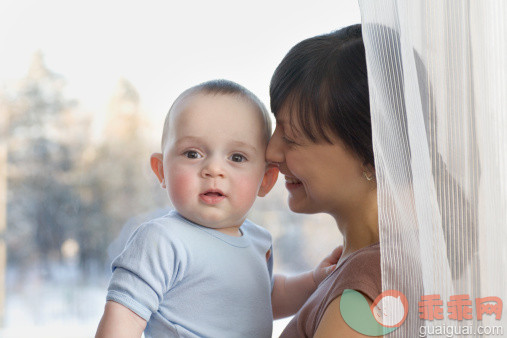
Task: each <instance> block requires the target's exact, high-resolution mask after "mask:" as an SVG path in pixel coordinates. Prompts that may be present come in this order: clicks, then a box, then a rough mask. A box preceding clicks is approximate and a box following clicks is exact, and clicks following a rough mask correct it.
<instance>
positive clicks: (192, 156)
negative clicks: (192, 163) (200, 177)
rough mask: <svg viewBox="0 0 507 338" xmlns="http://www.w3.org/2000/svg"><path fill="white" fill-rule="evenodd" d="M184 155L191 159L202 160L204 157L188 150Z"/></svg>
mask: <svg viewBox="0 0 507 338" xmlns="http://www.w3.org/2000/svg"><path fill="white" fill-rule="evenodd" d="M183 155H185V156H186V157H187V158H190V159H196V158H202V155H201V154H199V152H197V151H195V150H187V151H185V152H184V153H183Z"/></svg>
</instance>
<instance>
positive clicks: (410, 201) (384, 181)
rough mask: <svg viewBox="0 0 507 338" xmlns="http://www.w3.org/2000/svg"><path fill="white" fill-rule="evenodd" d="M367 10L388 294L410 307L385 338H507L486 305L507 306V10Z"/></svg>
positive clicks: (407, 4)
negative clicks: (493, 336)
mask: <svg viewBox="0 0 507 338" xmlns="http://www.w3.org/2000/svg"><path fill="white" fill-rule="evenodd" d="M359 4H360V9H361V17H362V29H363V38H364V42H365V49H366V58H367V66H368V77H369V88H370V106H371V114H372V132H373V143H374V144H373V146H374V153H375V166H376V174H377V185H378V202H379V227H380V241H381V264H382V283H383V290H390V289H395V290H398V291H400V292H402V293H403V294H404V295H405V296H406V297H407V299H408V304H409V311H408V316H407V319H406V321H405V322H404V323H403V324H402V325H401V326H400V328H399V329H398V330H396V331H394V332H392V333H391V334H389V336H390V337H391V336H392V337H415V336H418V335H421V334H422V333H423V331H424V332H426V336H428V337H429V336H433V335H434V336H437V335H436V334H432V333H431V332H437V331H438V330H439V328H438V327H440V330H442V328H443V329H444V330H447V332H450V331H452V332H453V333H454V335H453V336H467V337H470V336H480V332H479V331H481V330H482V331H483V330H484V327H486V326H489V327H491V326H503V330H504V331H503V334H505V335H507V320H506V317H507V315H503V314H502V315H501V316H500V318H501V319H498V320H497V319H496V318H497V317H496V314H495V313H485V312H484V311H485V309H486V307H485V306H482V305H481V302H483V303H482V304H489V305H490V307H489V309H493V310H496V311H498V309H499V307H500V305H499V301H502V300H503V301H507V61H506V60H507V24H506V22H505V21H506V20H507V3H506V2H505V1H503V0H488V1H464V0H426V1H423V0H410V1H408V0H405V1H403V0H399V1H396V0H359ZM485 297H497V298H491V299H490V300H489V301H487V300H486V299H484V298H485ZM481 312H484V314H482V315H479V313H481ZM490 312H491V311H490ZM440 318H441V319H440ZM465 326H467V329H466V330H471V331H465V329H464V327H465ZM446 327H452V329H447V328H446ZM486 329H488V328H486ZM428 332H429V333H428ZM463 332H471V333H469V334H468V333H463Z"/></svg>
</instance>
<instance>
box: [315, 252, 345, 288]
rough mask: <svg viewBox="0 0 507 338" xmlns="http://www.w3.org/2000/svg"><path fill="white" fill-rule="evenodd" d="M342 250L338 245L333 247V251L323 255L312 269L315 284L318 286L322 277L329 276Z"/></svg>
mask: <svg viewBox="0 0 507 338" xmlns="http://www.w3.org/2000/svg"><path fill="white" fill-rule="evenodd" d="M342 252H343V246H342V245H340V246H339V247H337V248H336V249H334V250H333V252H331V254H329V256H327V257H325V258H324V259H323V260H322V261H321V262H320V263H319V265H317V267H316V268H315V269H314V270H313V281H314V282H315V285H316V286H318V285H319V284H320V283H321V282H322V281H323V280H324V278H326V277H327V276H329V274H331V272H333V271H334V269H336V264H337V263H338V260H339V259H340V257H341V255H342Z"/></svg>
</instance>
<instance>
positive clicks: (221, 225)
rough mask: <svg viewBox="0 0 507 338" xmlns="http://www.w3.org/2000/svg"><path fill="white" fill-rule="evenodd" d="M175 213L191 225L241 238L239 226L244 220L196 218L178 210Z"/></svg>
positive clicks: (213, 217)
mask: <svg viewBox="0 0 507 338" xmlns="http://www.w3.org/2000/svg"><path fill="white" fill-rule="evenodd" d="M177 211H178V212H179V213H180V215H182V216H183V217H184V218H186V219H188V220H189V221H191V222H192V223H195V224H198V225H200V226H203V227H206V228H209V229H214V230H217V231H220V232H222V233H225V234H228V235H231V236H241V232H240V230H239V227H240V226H241V224H243V222H244V219H243V220H238V221H237V222H234V221H231V220H228V219H224V217H217V216H214V215H212V216H211V217H196V215H195V214H191V213H190V214H186V213H184V212H181V211H179V210H177ZM231 224H232V225H231Z"/></svg>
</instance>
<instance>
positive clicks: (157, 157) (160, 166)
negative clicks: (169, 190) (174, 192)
mask: <svg viewBox="0 0 507 338" xmlns="http://www.w3.org/2000/svg"><path fill="white" fill-rule="evenodd" d="M150 164H151V170H153V172H154V173H155V175H157V178H158V181H159V182H160V186H161V187H162V188H164V189H165V188H166V185H165V180H164V157H163V156H162V154H161V153H154V154H152V155H151V157H150Z"/></svg>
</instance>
